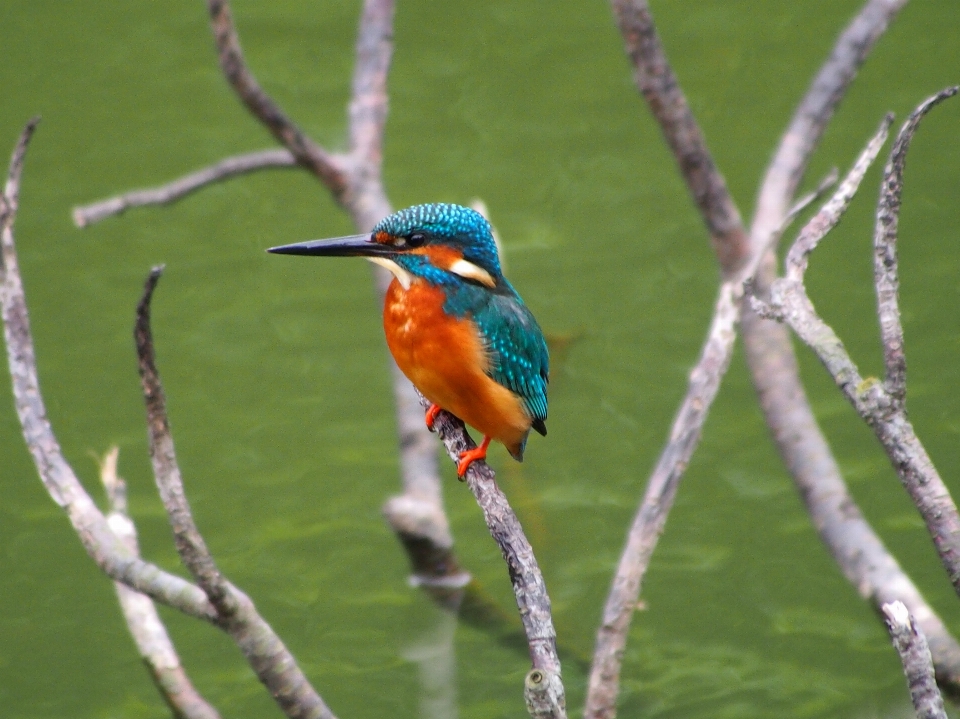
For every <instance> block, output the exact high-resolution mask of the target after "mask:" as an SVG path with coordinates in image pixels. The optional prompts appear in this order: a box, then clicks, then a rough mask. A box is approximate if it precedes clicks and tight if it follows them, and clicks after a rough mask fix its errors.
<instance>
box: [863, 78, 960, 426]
mask: <svg viewBox="0 0 960 719" xmlns="http://www.w3.org/2000/svg"><path fill="white" fill-rule="evenodd" d="M958 90H960V87H949V88H947V89H946V90H943V91H942V92H939V93H937V94H936V95H934V96H933V97H931V98H929V99H928V100H927V101H926V102H924V103H923V104H922V105H920V107H918V108H917V109H916V110H914V112H913V114H911V115H910V118H909V119H908V120H907V122H906V124H905V125H904V126H903V129H902V130H900V134H899V135H897V139H896V142H895V143H894V145H893V150H892V151H891V152H890V160H889V161H888V162H887V165H886V168H885V169H884V173H883V184H882V185H881V187H880V200H879V202H878V204H877V222H876V228H875V230H874V234H873V246H874V251H873V267H874V276H875V284H876V287H877V315H878V317H879V318H880V337H881V340H882V344H883V359H884V366H885V367H886V379H885V382H884V384H885V388H886V390H887V392H888V393H889V394H890V396H891V398H892V399H893V400H894V402H895V403H896V404H897V405H898V406H900V407H902V406H903V404H904V402H905V401H906V392H907V361H906V357H905V355H904V352H903V325H902V324H901V323H900V307H899V301H898V299H897V294H898V292H899V288H900V280H899V277H898V271H897V227H898V225H899V219H900V195H901V193H902V191H903V169H904V164H905V163H906V159H907V150H908V149H909V148H910V141H911V140H912V139H913V135H914V133H915V132H916V131H917V127H918V126H919V124H920V121H921V120H922V119H923V117H924V115H926V114H927V113H928V112H929V111H930V110H931V109H932V108H933V107H934V106H936V105H938V104H939V103H941V102H943V101H944V100H946V99H947V98H948V97H953V96H954V95H956V94H957V91H958Z"/></svg>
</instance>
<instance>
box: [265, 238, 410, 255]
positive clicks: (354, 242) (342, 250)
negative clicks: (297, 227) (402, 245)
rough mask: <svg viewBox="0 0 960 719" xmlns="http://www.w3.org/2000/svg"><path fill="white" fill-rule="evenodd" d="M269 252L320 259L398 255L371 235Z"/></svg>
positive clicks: (394, 250)
mask: <svg viewBox="0 0 960 719" xmlns="http://www.w3.org/2000/svg"><path fill="white" fill-rule="evenodd" d="M267 252H273V253H274V254H277V255H316V256H318V257H389V256H392V255H396V254H397V250H396V248H395V247H393V246H391V245H384V244H381V243H379V242H375V241H374V240H373V239H372V238H371V236H370V235H350V236H349V237H335V238H334V239H332V240H308V241H307V242H297V243H295V244H292V245H280V246H279V247H271V248H270V249H269V250H267Z"/></svg>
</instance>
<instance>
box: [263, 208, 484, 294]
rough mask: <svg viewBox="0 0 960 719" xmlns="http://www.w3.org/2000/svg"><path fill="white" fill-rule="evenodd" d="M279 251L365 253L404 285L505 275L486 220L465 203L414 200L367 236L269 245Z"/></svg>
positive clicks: (478, 280) (310, 253) (272, 250)
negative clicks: (449, 203)
mask: <svg viewBox="0 0 960 719" xmlns="http://www.w3.org/2000/svg"><path fill="white" fill-rule="evenodd" d="M268 252H275V253H277V254H283V255H318V256H327V257H366V258H367V259H369V260H371V261H372V262H376V263H377V264H379V265H383V266H385V267H386V268H387V269H389V270H390V271H391V272H393V274H394V275H396V277H397V279H398V280H399V281H400V283H401V284H403V285H404V286H405V287H409V286H410V283H411V282H412V281H413V278H414V277H419V278H422V279H425V280H427V281H428V282H434V283H438V284H442V283H444V282H449V281H451V280H454V279H455V278H460V279H462V280H468V281H473V282H479V283H480V284H482V285H486V286H487V287H491V288H492V287H495V286H496V285H497V284H498V283H499V282H500V280H501V279H502V277H503V273H502V271H501V269H500V258H499V256H498V255H497V245H496V242H494V239H493V233H492V231H491V229H490V223H489V222H487V221H486V219H484V217H483V215H481V214H480V213H479V212H475V211H474V210H471V209H470V208H468V207H462V206H460V205H448V204H443V203H432V204H429V205H414V206H413V207H408V208H407V209H405V210H400V211H399V212H395V213H393V214H392V215H390V216H388V217H385V218H384V219H382V220H381V221H380V222H379V223H377V226H376V227H374V228H373V231H372V232H371V233H370V234H369V235H351V236H349V237H338V238H336V239H332V240H311V241H309V242H298V243H296V244H293V245H282V246H280V247H271V248H270V249H269V250H268Z"/></svg>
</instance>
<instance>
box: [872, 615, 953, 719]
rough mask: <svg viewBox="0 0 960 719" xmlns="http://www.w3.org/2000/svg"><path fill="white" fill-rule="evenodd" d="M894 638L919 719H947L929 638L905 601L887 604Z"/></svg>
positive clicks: (889, 624) (888, 617) (889, 625)
mask: <svg viewBox="0 0 960 719" xmlns="http://www.w3.org/2000/svg"><path fill="white" fill-rule="evenodd" d="M883 613H884V615H885V617H886V623H887V628H888V629H889V630H890V639H891V640H892V641H893V646H894V648H895V649H896V650H897V654H899V655H900V662H901V663H902V664H903V673H904V674H905V675H906V677H907V686H908V687H909V689H910V699H911V700H912V701H913V707H914V709H916V710H917V718H918V719H947V712H946V710H945V709H944V707H943V697H942V696H940V690H939V689H937V682H936V679H935V678H934V673H933V660H932V658H931V657H930V648H929V647H928V646H927V639H926V637H924V636H923V632H922V631H920V628H919V627H918V626H917V623H916V621H915V620H914V618H913V617H911V616H910V612H909V611H908V610H907V608H906V607H905V606H904V605H903V602H893V603H892V604H884V605H883Z"/></svg>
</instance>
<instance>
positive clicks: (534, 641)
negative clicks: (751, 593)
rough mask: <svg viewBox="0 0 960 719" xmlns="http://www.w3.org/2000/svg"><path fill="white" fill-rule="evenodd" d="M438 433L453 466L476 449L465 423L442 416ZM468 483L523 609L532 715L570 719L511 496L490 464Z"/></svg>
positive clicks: (545, 608) (536, 574)
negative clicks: (567, 715) (500, 485)
mask: <svg viewBox="0 0 960 719" xmlns="http://www.w3.org/2000/svg"><path fill="white" fill-rule="evenodd" d="M420 403H421V405H422V407H423V408H424V409H426V408H427V407H429V406H430V403H429V401H428V400H427V399H426V398H424V397H423V396H422V395H421V396H420ZM434 428H435V429H436V430H437V433H438V435H439V437H440V440H441V441H442V442H443V445H444V447H445V448H446V450H447V454H448V455H449V456H450V458H451V459H452V460H453V461H454V462H456V461H457V459H458V458H459V457H460V455H461V453H463V452H465V451H466V450H468V449H473V448H474V447H476V444H474V442H473V440H472V439H471V438H470V435H469V434H467V431H466V428H465V427H464V425H463V422H461V421H460V420H459V419H457V418H456V417H454V416H453V415H451V414H449V413H447V412H441V413H440V414H439V415H438V416H437V418H436V421H435V422H434ZM465 480H466V482H467V485H468V486H469V487H470V491H471V492H473V495H474V497H476V499H477V503H478V504H479V505H480V509H481V510H482V511H483V518H484V519H485V520H486V522H487V528H488V529H489V530H490V534H491V535H492V536H493V538H494V540H495V541H496V543H497V545H498V546H499V547H500V552H501V553H502V554H503V558H504V560H505V561H506V563H507V570H508V572H509V574H510V582H511V584H512V585H513V592H514V596H515V597H516V600H517V607H518V608H519V609H520V619H521V621H522V622H523V629H524V632H525V633H526V636H527V644H528V646H529V648H530V661H531V663H532V665H533V669H532V670H531V671H530V672H529V673H528V675H527V680H526V682H525V685H524V697H525V698H526V701H527V709H528V711H529V712H530V715H531V716H533V717H537V718H538V719H539V718H541V717H542V718H543V719H547V718H548V717H553V718H555V719H561V718H562V717H565V716H566V702H565V699H564V690H563V683H562V681H561V677H560V659H559V657H558V656H557V634H556V631H555V630H554V628H553V619H552V617H551V615H550V597H549V596H548V595H547V587H546V584H545V583H544V581H543V574H542V572H541V571H540V567H539V565H538V564H537V559H536V557H535V556H534V554H533V548H532V547H531V546H530V542H529V541H527V538H526V535H524V533H523V528H522V527H521V526H520V521H519V520H518V519H517V515H516V514H515V513H514V511H513V509H511V507H510V504H509V502H508V501H507V498H506V496H505V495H504V494H503V492H502V491H501V490H500V488H499V487H498V486H497V482H496V475H495V474H494V472H493V470H492V469H491V468H490V466H489V465H488V464H487V463H486V462H482V461H477V462H474V463H473V464H471V465H470V467H469V469H468V470H467V474H466V477H465Z"/></svg>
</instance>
